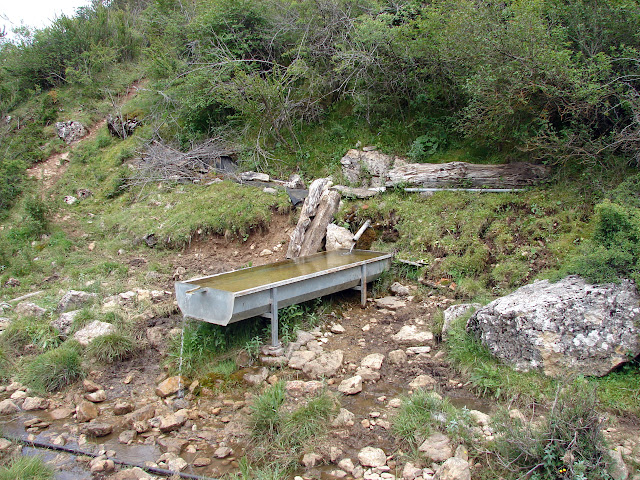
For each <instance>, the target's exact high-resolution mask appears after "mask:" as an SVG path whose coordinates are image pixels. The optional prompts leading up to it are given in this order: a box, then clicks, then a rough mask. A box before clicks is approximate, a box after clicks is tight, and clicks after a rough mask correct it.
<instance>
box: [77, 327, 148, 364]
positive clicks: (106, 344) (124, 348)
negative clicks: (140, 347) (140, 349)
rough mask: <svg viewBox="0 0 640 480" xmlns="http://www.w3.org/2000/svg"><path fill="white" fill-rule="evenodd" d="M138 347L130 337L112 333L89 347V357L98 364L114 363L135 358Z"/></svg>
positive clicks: (98, 339)
mask: <svg viewBox="0 0 640 480" xmlns="http://www.w3.org/2000/svg"><path fill="white" fill-rule="evenodd" d="M136 350H137V345H136V343H135V341H134V339H133V338H132V337H131V336H130V335H123V334H121V333H110V334H108V335H101V336H99V337H97V338H95V339H94V340H93V341H92V342H91V343H90V344H89V345H88V346H87V351H86V353H87V355H88V356H89V357H90V358H93V359H94V360H97V361H98V362H103V363H113V362H115V361H122V360H127V359H129V358H131V357H132V356H133V354H134V353H135V351H136Z"/></svg>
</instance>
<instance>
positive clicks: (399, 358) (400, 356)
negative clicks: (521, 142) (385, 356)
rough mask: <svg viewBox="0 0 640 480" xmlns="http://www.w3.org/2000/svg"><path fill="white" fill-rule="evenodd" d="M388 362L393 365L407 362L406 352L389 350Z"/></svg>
mask: <svg viewBox="0 0 640 480" xmlns="http://www.w3.org/2000/svg"><path fill="white" fill-rule="evenodd" d="M389 362H390V363H392V364H393V365H402V364H404V363H406V362H407V354H406V353H405V352H404V350H393V351H392V352H389Z"/></svg>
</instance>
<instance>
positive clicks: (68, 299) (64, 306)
mask: <svg viewBox="0 0 640 480" xmlns="http://www.w3.org/2000/svg"><path fill="white" fill-rule="evenodd" d="M97 297H98V295H97V294H96V293H88V292H83V291H80V290H69V291H68V292H67V293H65V294H64V295H63V297H62V298H61V299H60V302H59V303H58V308H57V311H58V312H66V311H68V310H72V309H78V308H81V307H83V306H84V305H87V304H88V303H90V302H92V301H93V300H94V299H95V298H97Z"/></svg>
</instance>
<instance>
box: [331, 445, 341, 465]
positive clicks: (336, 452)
mask: <svg viewBox="0 0 640 480" xmlns="http://www.w3.org/2000/svg"><path fill="white" fill-rule="evenodd" d="M343 453H344V452H343V451H342V449H340V448H338V447H331V448H330V449H329V460H331V463H336V462H337V461H338V459H339V458H340V457H341V456H342V454H343Z"/></svg>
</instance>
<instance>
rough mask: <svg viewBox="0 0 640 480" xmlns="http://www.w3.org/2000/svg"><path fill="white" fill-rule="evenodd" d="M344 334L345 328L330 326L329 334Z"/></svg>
mask: <svg viewBox="0 0 640 480" xmlns="http://www.w3.org/2000/svg"><path fill="white" fill-rule="evenodd" d="M344 332H346V330H345V328H344V327H343V326H342V325H340V324H339V323H334V324H333V325H331V333H335V334H340V333H344Z"/></svg>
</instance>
